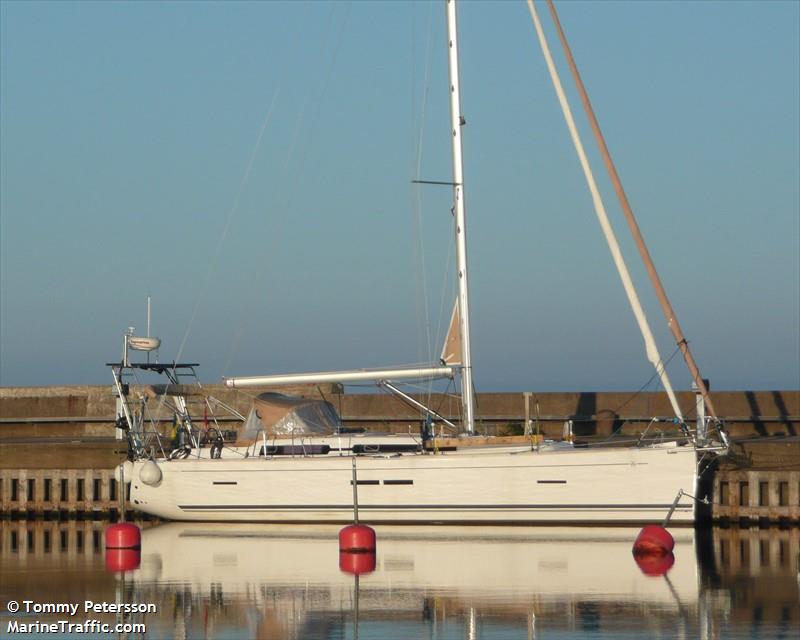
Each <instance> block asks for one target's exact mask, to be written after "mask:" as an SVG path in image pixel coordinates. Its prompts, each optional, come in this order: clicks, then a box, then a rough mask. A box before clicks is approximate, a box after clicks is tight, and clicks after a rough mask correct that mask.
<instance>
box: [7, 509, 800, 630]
mask: <svg viewBox="0 0 800 640" xmlns="http://www.w3.org/2000/svg"><path fill="white" fill-rule="evenodd" d="M102 530H103V523H91V522H74V521H72V522H31V523H25V522H9V521H5V522H2V523H0V569H1V570H2V593H3V599H0V608H2V612H0V626H1V627H2V628H0V638H5V637H10V636H6V635H4V634H5V632H6V623H7V621H8V620H10V619H11V617H10V614H8V613H7V612H6V610H5V603H6V601H7V600H11V599H14V600H18V601H22V600H24V599H32V600H34V601H38V602H45V601H46V602H79V603H82V602H83V601H84V600H93V601H95V602H102V601H106V602H115V601H120V602H122V601H124V602H129V603H154V604H156V605H157V608H158V611H157V613H155V614H152V613H149V614H145V615H138V614H137V615H134V616H132V617H130V618H126V619H125V620H124V621H125V622H145V623H146V624H147V633H146V634H145V635H139V634H137V635H134V636H123V637H130V638H140V637H141V638H158V639H159V640H161V639H167V638H179V639H183V638H192V639H194V638H208V639H210V640H212V639H213V640H229V639H233V638H268V639H269V640H295V639H298V640H305V639H312V640H313V639H320V640H321V639H334V638H336V639H349V638H353V639H355V638H359V639H360V640H365V639H366V638H382V639H383V638H388V639H394V638H402V639H403V640H405V639H407V638H437V639H439V640H450V639H456V638H458V639H461V638H481V639H483V640H494V639H500V638H504V639H509V638H514V639H516V638H537V639H539V640H541V639H542V638H546V639H550V638H555V639H556V640H573V639H578V638H580V639H584V638H586V639H590V640H599V639H608V638H631V639H632V638H641V637H647V636H651V637H653V638H686V639H691V640H694V639H696V638H712V639H713V638H724V639H726V640H727V639H729V638H759V639H760V638H792V639H794V638H796V637H797V629H798V628H800V604H798V602H799V598H800V589H799V588H798V555H799V554H800V529H777V528H776V529H761V530H758V529H753V530H744V529H742V530H740V529H728V530H720V529H715V530H713V531H708V532H705V533H703V532H695V531H694V530H693V529H679V528H678V529H674V530H673V533H674V534H675V538H676V545H675V554H674V563H673V564H672V566H669V560H668V561H667V562H666V563H665V564H663V565H661V566H660V567H659V566H653V565H652V564H651V565H644V566H643V567H640V566H639V565H637V564H636V562H635V561H634V558H633V556H632V554H631V546H632V543H633V540H634V539H635V537H636V534H637V532H638V531H637V530H636V529H627V528H624V529H623V528H613V529H596V528H555V527H544V528H517V527H507V528H485V527H388V526H383V527H380V526H379V527H377V534H378V546H377V555H376V558H375V560H374V562H375V565H374V570H373V571H371V572H365V573H363V574H361V575H360V576H358V577H356V576H354V575H351V574H349V573H345V572H342V571H341V570H340V556H339V549H338V539H337V534H338V527H335V526H314V527H306V528H301V527H292V526H289V525H282V526H281V525H258V524H252V525H251V524H236V525H229V524H203V523H172V524H163V525H157V526H155V527H152V528H149V529H145V530H144V531H143V534H142V550H141V555H140V558H139V560H138V567H136V568H135V569H133V565H134V564H136V563H133V564H129V565H128V567H129V568H131V569H132V570H130V571H127V572H126V573H124V574H123V573H120V574H116V575H115V574H114V573H111V572H110V571H108V570H107V569H106V568H104V559H105V551H104V549H103V547H102ZM371 562H372V561H371V559H365V561H362V559H361V558H359V559H358V562H357V564H362V565H363V564H366V565H367V568H369V565H370V564H371ZM345 564H346V563H345ZM667 568H668V571H667V572H666V573H665V574H663V575H655V576H651V575H647V573H658V571H659V570H664V569H667ZM98 618H102V619H103V621H104V622H113V621H114V620H115V617H114V615H113V614H99V615H98ZM43 620H44V621H51V622H54V621H56V618H54V617H52V616H50V617H46V619H43Z"/></svg>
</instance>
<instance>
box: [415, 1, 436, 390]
mask: <svg viewBox="0 0 800 640" xmlns="http://www.w3.org/2000/svg"><path fill="white" fill-rule="evenodd" d="M428 6H429V11H428V40H427V44H426V47H425V74H424V81H423V86H422V100H421V107H420V124H419V135H418V136H417V140H416V166H415V167H414V173H413V175H415V176H420V175H421V171H422V150H423V140H424V137H425V123H426V115H427V106H428V95H429V92H430V70H431V43H432V40H433V20H432V14H433V3H432V2H431V3H429V5H428ZM411 15H412V18H413V16H414V12H413V10H412V14H411ZM414 27H415V25H414V22H413V20H412V29H411V36H412V37H411V61H412V62H411V73H412V78H411V88H412V92H411V94H412V96H411V101H412V105H411V106H412V127H413V119H414V110H415V107H416V94H415V89H416V86H415V84H416V83H415V79H416V74H415V71H416V67H415V64H414V60H415V56H414V53H415V42H416V41H415V38H414V36H415V28H414ZM412 209H413V214H414V223H413V225H412V228H413V234H414V237H415V240H416V242H415V243H414V247H415V249H416V251H417V254H418V255H417V260H416V261H415V265H416V267H417V274H416V276H417V277H416V280H417V286H418V293H419V290H420V289H419V288H421V304H420V295H418V296H417V321H418V323H420V324H421V323H424V329H425V338H426V344H425V347H426V348H427V354H426V355H427V361H428V362H432V361H433V355H432V352H433V346H432V341H431V321H430V309H429V307H428V289H427V270H426V265H425V242H424V235H423V233H422V196H421V189H420V186H419V184H414V183H412ZM420 316H422V317H420ZM420 333H421V332H420ZM418 348H419V351H420V352H421V351H422V347H418ZM418 356H419V357H422V354H421V353H419V352H418ZM431 392H432V386H430V387H429V388H428V390H427V394H428V398H429V399H430V394H431Z"/></svg>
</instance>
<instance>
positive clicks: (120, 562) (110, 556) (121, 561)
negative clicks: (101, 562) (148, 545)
mask: <svg viewBox="0 0 800 640" xmlns="http://www.w3.org/2000/svg"><path fill="white" fill-rule="evenodd" d="M141 559H142V553H141V551H139V550H138V549H106V569H107V570H108V571H113V572H114V573H124V572H125V571H133V570H134V569H138V568H139V562H140V561H141Z"/></svg>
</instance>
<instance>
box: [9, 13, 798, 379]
mask: <svg viewBox="0 0 800 640" xmlns="http://www.w3.org/2000/svg"><path fill="white" fill-rule="evenodd" d="M557 6H558V8H559V10H560V15H561V20H562V24H563V25H564V28H565V30H566V32H567V36H568V38H569V39H570V41H571V44H572V46H573V51H574V54H575V56H576V59H577V62H578V65H579V67H580V69H581V72H582V74H583V76H584V81H585V82H586V85H587V87H588V90H589V93H590V95H591V97H592V100H593V102H594V105H595V109H596V111H597V114H598V117H599V120H600V123H601V126H602V127H603V129H604V132H605V134H606V138H607V141H608V144H609V146H610V148H611V151H612V153H613V154H614V157H615V161H616V162H617V166H618V168H619V171H620V174H621V176H622V180H623V183H624V184H625V187H626V189H627V191H628V195H629V198H630V200H631V202H632V204H633V208H634V211H635V212H636V214H637V217H638V219H639V223H640V226H641V228H642V230H643V232H644V234H645V238H646V239H647V242H648V244H649V246H650V250H651V253H652V254H653V257H654V259H655V261H656V265H657V267H658V268H659V271H660V273H661V277H662V280H663V282H664V284H665V286H666V287H667V291H668V293H669V295H670V297H671V299H672V301H673V305H674V306H675V308H676V310H677V313H678V315H679V318H680V321H681V324H682V325H683V329H684V331H685V333H686V334H687V337H688V338H689V340H690V342H691V345H692V347H693V349H694V351H695V353H696V358H697V360H698V362H699V364H700V367H701V370H702V371H703V374H704V376H706V377H708V378H710V379H711V381H712V385H713V387H714V388H717V389H787V388H788V389H791V388H794V389H797V388H800V186H799V182H800V177H799V176H800V132H799V130H798V127H799V124H798V123H799V122H800V86H799V84H800V80H799V79H800V3H797V2H789V1H786V2H692V3H688V2H646V3H641V2H578V1H575V2H562V3H559V4H558V5H557ZM540 11H541V12H542V14H543V15H545V14H546V10H545V7H544V5H541V6H540ZM0 19H1V20H0V30H1V31H0V35H1V36H2V37H1V39H0V47H1V50H0V53H1V54H2V58H1V59H0V134H1V135H0V251H1V255H0V269H1V271H0V287H1V290H0V356H1V357H0V384H2V385H3V386H15V385H48V384H105V383H108V382H109V381H110V376H108V374H107V372H106V370H105V367H104V363H105V362H108V361H110V360H113V359H116V358H118V357H119V350H120V342H121V335H122V333H123V332H124V330H125V329H126V327H128V326H130V325H133V326H135V327H137V329H138V330H140V333H144V330H145V320H146V316H145V301H146V297H147V296H148V295H150V296H152V300H153V310H154V316H153V332H154V333H155V334H157V335H159V336H160V337H161V338H162V339H163V341H164V344H163V346H162V349H161V353H160V357H161V360H162V361H169V360H172V359H173V358H175V357H176V356H179V357H180V358H181V359H182V360H190V361H194V362H200V363H201V365H202V366H201V368H200V371H201V374H202V378H203V380H205V381H207V382H211V381H215V380H217V379H219V377H220V376H222V375H250V374H267V373H283V372H294V371H309V370H310V371H317V370H327V369H346V368H360V367H371V366H382V365H398V364H405V363H411V362H420V361H425V360H427V359H428V357H429V355H433V356H435V355H437V354H438V350H439V345H440V342H441V338H442V334H443V332H444V325H446V322H447V316H448V315H449V310H450V307H451V305H452V295H453V293H452V292H453V288H452V276H453V268H452V264H451V263H452V261H453V249H452V248H451V245H452V230H451V226H450V225H451V222H450V214H449V207H450V193H449V191H448V190H447V189H446V188H443V187H415V186H413V185H412V184H411V180H412V179H414V178H417V177H419V178H423V179H429V180H448V179H450V177H451V168H450V157H449V146H448V145H449V137H448V133H447V131H448V126H449V125H448V106H447V94H446V82H447V80H446V78H447V75H446V74H447V71H446V58H445V48H444V10H443V7H442V6H441V4H440V3H439V2H434V3H433V4H430V3H428V2H417V3H405V2H394V3H392V2H352V3H345V2H341V3H339V2H337V3H333V2H330V3H328V2H316V3H302V2H292V3H279V2H269V3H267V2H262V3H258V2H248V3H235V2H228V3H210V2H202V3H199V2H198V3H193V2H173V3H157V2H145V3H121V2H115V3H79V2H53V3H47V2H40V3H30V2H5V1H4V2H2V5H0ZM459 20H460V39H461V65H462V100H463V112H464V114H465V116H466V119H467V126H466V128H465V131H464V153H465V163H466V168H465V175H466V187H465V188H466V202H467V218H468V225H469V226H468V244H469V252H470V254H469V257H470V269H471V274H470V275H471V278H472V280H471V290H470V294H471V304H472V323H473V350H474V358H475V363H474V365H475V378H476V384H477V387H478V389H479V390H485V391H490V390H534V391H548V390H628V389H637V388H639V387H640V386H641V385H642V384H644V383H645V382H646V381H647V380H648V379H649V378H650V375H651V372H650V369H649V365H648V364H647V362H646V360H645V358H644V350H643V348H642V341H641V338H640V337H639V336H638V332H637V330H636V325H635V323H634V320H633V318H632V315H631V313H630V311H629V309H628V306H627V302H626V300H625V297H624V294H623V291H622V287H621V285H620V284H619V281H618V278H617V276H616V274H615V272H614V269H613V265H612V262H611V259H610V257H609V254H608V250H607V248H606V247H605V244H604V241H603V239H602V235H601V233H600V229H599V226H598V224H597V222H596V220H595V217H594V213H593V211H592V209H591V200H590V198H589V195H588V192H587V189H586V187H585V185H584V182H583V178H582V175H581V173H580V168H579V165H578V162H577V159H576V157H575V154H574V151H573V150H572V147H571V143H570V141H569V138H568V135H567V131H566V127H565V125H564V122H563V119H562V116H561V114H560V111H559V109H558V105H557V102H556V99H555V95H554V92H553V90H552V87H551V85H550V80H549V78H548V77H547V73H546V69H545V66H544V62H543V59H542V55H541V52H540V50H539V45H538V43H537V41H536V38H535V33H534V30H533V26H532V23H531V20H530V17H529V16H528V13H527V8H526V6H525V4H524V3H523V2H492V3H490V2H464V3H462V4H461V6H460V14H459ZM545 20H546V22H548V21H547V19H546V17H545ZM548 24H549V22H548ZM549 35H550V36H551V46H553V47H554V48H555V47H556V44H557V43H556V41H555V39H554V37H553V34H552V29H550V30H549ZM559 60H560V58H559ZM560 68H561V69H562V71H563V73H564V74H566V68H565V66H564V65H563V64H561V66H560ZM564 82H565V84H567V85H569V84H570V83H569V82H568V79H567V78H566V75H565V76H564ZM570 93H571V96H572V97H573V98H574V91H571V92H570ZM573 107H574V108H575V110H576V112H577V111H578V108H579V106H578V103H577V101H576V100H574V99H573ZM581 121H582V119H581ZM582 131H583V132H584V133H585V143H586V144H587V146H593V145H591V143H590V140H589V131H588V128H587V127H586V126H583V125H582ZM593 159H594V160H595V162H594V166H595V170H596V172H597V174H598V176H602V174H603V172H602V167H601V164H600V163H599V161H597V156H596V154H594V155H593ZM600 184H601V189H603V194H604V196H605V199H606V205H607V207H608V208H609V210H610V212H611V215H612V219H613V222H614V224H615V226H616V229H617V231H618V233H619V235H620V236H621V238H622V240H623V247H624V250H625V252H626V257H627V258H628V262H629V265H630V267H631V270H632V271H633V273H634V278H635V280H636V282H637V284H639V285H640V288H641V291H642V298H643V301H644V303H645V306H646V308H647V310H648V311H649V312H650V320H651V324H652V325H653V328H654V331H655V333H656V336H657V338H658V339H659V344H660V346H661V349H662V354H663V355H664V357H669V356H670V355H671V354H672V353H673V351H674V343H673V342H672V340H671V338H670V336H669V334H668V332H667V331H666V328H665V322H664V320H663V317H662V315H661V312H660V309H659V308H658V306H657V304H656V303H655V301H654V297H653V295H652V294H651V293H650V290H649V285H648V283H647V282H646V278H645V276H644V271H643V269H642V268H641V266H640V265H639V263H638V259H637V257H636V253H635V251H634V249H633V247H632V245H631V243H630V241H629V240H628V234H627V230H626V229H625V227H624V223H623V221H622V217H621V215H620V213H619V208H618V207H617V206H616V204H615V202H614V201H613V191H612V190H611V189H610V188H609V185H608V181H607V180H606V179H605V178H604V177H603V178H602V179H601V180H600ZM429 335H430V339H429V337H428V336H429ZM429 345H430V346H429ZM679 360H680V358H679V357H677V358H675V359H674V360H673V361H672V363H671V364H670V366H669V371H670V373H671V375H672V378H673V383H674V384H675V385H676V386H677V387H678V388H688V386H689V384H690V380H689V376H688V374H687V373H686V371H685V368H684V367H683V366H682V363H681V362H679Z"/></svg>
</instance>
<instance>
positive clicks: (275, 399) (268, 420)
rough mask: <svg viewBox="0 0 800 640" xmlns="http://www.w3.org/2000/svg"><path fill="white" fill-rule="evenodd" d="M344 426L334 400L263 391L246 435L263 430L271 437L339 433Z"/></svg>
mask: <svg viewBox="0 0 800 640" xmlns="http://www.w3.org/2000/svg"><path fill="white" fill-rule="evenodd" d="M340 426H341V419H340V418H339V414H338V413H336V409H334V408H333V405H332V404H331V403H330V402H326V401H325V400H316V399H310V398H293V397H291V396H285V395H283V394H282V393H262V394H259V395H258V396H257V397H256V399H255V400H254V401H253V408H252V409H251V410H250V415H249V416H248V417H247V422H246V424H245V436H246V437H249V438H255V437H256V436H258V435H259V433H260V432H261V431H264V432H266V434H267V436H268V437H272V436H304V435H327V434H332V433H336V432H337V431H338V429H339V427H340Z"/></svg>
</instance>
